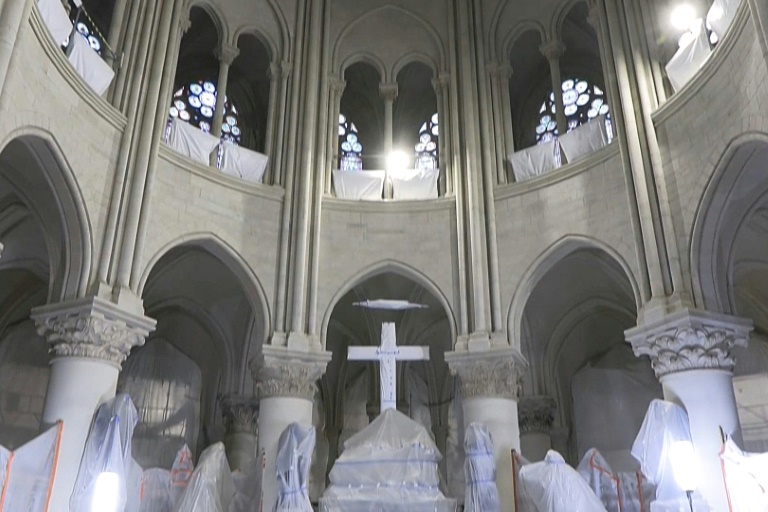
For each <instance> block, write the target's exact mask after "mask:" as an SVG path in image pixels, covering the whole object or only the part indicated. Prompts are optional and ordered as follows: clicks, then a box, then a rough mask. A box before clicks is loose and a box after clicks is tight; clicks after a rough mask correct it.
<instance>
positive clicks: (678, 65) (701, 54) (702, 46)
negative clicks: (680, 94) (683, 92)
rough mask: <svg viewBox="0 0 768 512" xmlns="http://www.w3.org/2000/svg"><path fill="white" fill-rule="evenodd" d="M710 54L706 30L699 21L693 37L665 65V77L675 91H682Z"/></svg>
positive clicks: (702, 22)
mask: <svg viewBox="0 0 768 512" xmlns="http://www.w3.org/2000/svg"><path fill="white" fill-rule="evenodd" d="M711 54H712V49H711V48H710V47H709V37H708V36H707V30H706V29H705V28H704V21H701V22H699V24H698V25H697V27H696V30H695V31H694V37H691V38H690V40H688V41H687V42H686V43H685V44H684V45H682V46H681V47H680V48H679V49H678V50H677V53H675V55H674V56H673V57H672V58H671V59H670V61H669V62H668V63H667V66H666V70H667V76H668V77H669V81H670V82H671V83H672V87H674V89H675V91H679V90H680V89H682V88H683V86H685V84H687V83H688V81H689V80H690V79H691V78H693V75H695V74H696V73H697V72H698V71H699V69H701V67H702V66H703V65H704V63H705V62H707V59H709V56H710V55H711Z"/></svg>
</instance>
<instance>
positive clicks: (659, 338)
mask: <svg viewBox="0 0 768 512" xmlns="http://www.w3.org/2000/svg"><path fill="white" fill-rule="evenodd" d="M751 330H752V322H751V321H748V320H744V319H741V318H736V317H731V316H725V315H719V314H714V313H709V312H706V311H696V310H691V309H682V310H679V311H678V312H676V313H673V314H670V315H668V316H666V317H665V318H663V319H661V320H658V321H656V322H654V323H649V324H647V325H641V326H638V327H635V328H633V329H629V330H628V331H626V333H625V334H626V338H627V340H628V341H629V342H630V343H631V344H632V348H633V349H634V352H635V355H637V356H644V355H647V356H649V357H650V358H651V365H652V366H653V369H654V371H655V372H656V376H657V377H658V378H659V381H660V382H661V385H662V389H663V391H664V399H665V400H668V401H670V402H674V403H677V404H678V405H681V406H682V407H683V408H685V410H686V411H687V412H688V419H689V421H690V426H691V438H692V440H693V446H694V449H695V450H696V456H697V458H698V462H699V467H700V468H701V473H700V482H699V486H698V490H699V491H700V492H701V493H702V495H703V496H704V498H705V499H706V500H707V502H708V503H709V506H710V507H712V510H728V496H727V493H726V490H725V486H724V484H723V474H722V469H721V465H720V457H719V454H720V449H721V447H722V438H721V431H722V433H724V434H725V435H730V436H733V437H734V439H735V440H736V441H737V442H738V443H741V426H740V424H739V417H738V413H737V410H736V397H735V395H734V392H733V367H734V364H735V361H734V358H733V355H732V353H731V350H732V349H733V347H736V346H742V347H745V346H746V345H747V341H748V339H749V332H750V331H751Z"/></svg>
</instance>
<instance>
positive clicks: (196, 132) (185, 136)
mask: <svg viewBox="0 0 768 512" xmlns="http://www.w3.org/2000/svg"><path fill="white" fill-rule="evenodd" d="M168 145H169V146H171V147H172V148H173V150H174V151H176V152H177V153H179V154H182V155H184V156H186V157H187V158H191V159H192V160H194V161H196V162H199V163H201V164H204V165H208V163H209V158H210V155H211V152H212V151H213V150H214V149H215V148H216V146H218V145H219V139H217V138H216V137H214V136H213V135H210V134H208V133H205V132H204V131H202V130H200V129H199V128H196V127H194V126H192V125H191V124H189V123H185V122H184V121H181V120H180V119H179V118H178V117H174V118H173V121H172V122H171V135H170V137H168Z"/></svg>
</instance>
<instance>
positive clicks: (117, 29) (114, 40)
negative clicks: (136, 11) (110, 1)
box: [107, 0, 128, 63]
mask: <svg viewBox="0 0 768 512" xmlns="http://www.w3.org/2000/svg"><path fill="white" fill-rule="evenodd" d="M127 7H128V0H115V4H114V7H113V8H112V20H111V22H110V24H109V36H108V37H107V44H108V45H109V47H110V48H111V49H112V51H113V52H115V54H116V55H119V54H120V52H119V47H120V40H121V36H122V34H123V25H124V22H125V13H126V8H127ZM108 61H109V62H110V63H112V60H111V59H108Z"/></svg>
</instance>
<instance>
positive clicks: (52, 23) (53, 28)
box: [37, 0, 73, 45]
mask: <svg viewBox="0 0 768 512" xmlns="http://www.w3.org/2000/svg"><path fill="white" fill-rule="evenodd" d="M37 9H38V11H40V17H41V18H42V19H43V22H45V25H46V26H47V27H48V30H49V31H50V33H51V36H52V37H53V41H54V42H55V43H56V44H57V45H60V44H63V43H64V41H66V39H67V37H69V35H70V34H71V33H72V28H73V25H72V22H71V21H69V15H68V14H67V11H66V10H65V9H64V4H62V3H61V0H38V2H37Z"/></svg>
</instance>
